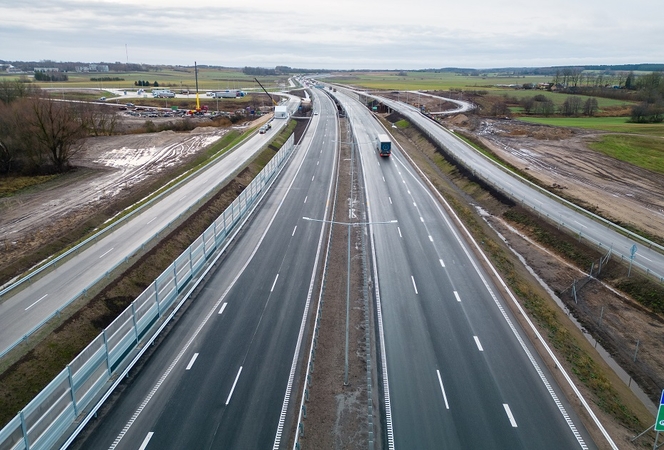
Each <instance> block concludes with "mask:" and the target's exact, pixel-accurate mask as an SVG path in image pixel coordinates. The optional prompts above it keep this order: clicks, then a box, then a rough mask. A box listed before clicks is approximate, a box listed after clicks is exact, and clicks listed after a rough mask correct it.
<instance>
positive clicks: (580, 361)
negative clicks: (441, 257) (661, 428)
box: [396, 127, 647, 431]
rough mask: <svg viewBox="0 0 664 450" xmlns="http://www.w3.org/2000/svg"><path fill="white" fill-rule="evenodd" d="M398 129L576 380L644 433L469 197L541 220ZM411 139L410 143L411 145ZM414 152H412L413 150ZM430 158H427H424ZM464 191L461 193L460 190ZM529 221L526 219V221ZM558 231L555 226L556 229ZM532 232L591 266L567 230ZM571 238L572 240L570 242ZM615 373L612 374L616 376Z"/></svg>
mask: <svg viewBox="0 0 664 450" xmlns="http://www.w3.org/2000/svg"><path fill="white" fill-rule="evenodd" d="M400 130H401V132H399V133H396V134H397V137H398V140H399V141H400V142H401V143H402V144H403V145H405V146H406V148H408V147H409V146H410V147H411V148H412V147H415V148H416V149H417V152H420V153H421V154H422V155H423V157H421V160H422V161H421V164H420V167H421V168H422V169H423V170H424V171H425V172H426V173H427V176H428V177H429V178H430V179H431V180H432V181H433V182H434V184H435V185H436V187H437V188H438V190H439V191H440V192H441V193H442V194H443V195H444V196H445V198H446V200H447V201H448V202H449V203H450V205H451V206H452V208H453V209H454V210H455V212H456V213H457V215H458V216H459V217H460V218H461V220H462V221H463V222H464V224H465V225H466V227H467V228H468V229H469V230H470V232H471V234H472V235H473V237H474V238H475V240H476V241H477V242H481V243H482V246H483V250H484V251H485V253H486V254H487V255H488V256H489V258H490V260H491V262H492V264H493V265H494V266H495V267H496V269H497V270H498V271H499V272H500V273H501V275H502V277H503V278H504V280H505V282H506V283H507V285H508V286H509V287H510V289H511V290H512V292H514V294H515V295H516V296H517V298H518V299H519V301H520V303H521V304H522V305H523V307H524V308H525V309H526V310H527V311H528V313H529V314H530V316H531V317H532V318H533V319H534V320H535V322H536V323H537V325H538V327H540V329H541V330H543V332H544V335H545V336H546V337H547V340H548V342H549V343H550V344H551V345H552V346H553V347H554V348H555V349H556V352H557V353H558V354H559V355H561V358H563V359H564V360H565V361H566V362H567V365H568V367H569V369H570V370H571V371H572V372H573V373H574V374H575V375H576V377H577V379H578V380H579V381H580V382H581V383H583V384H584V385H585V386H587V388H588V389H589V390H590V392H591V393H592V395H593V396H594V401H595V402H596V403H597V404H598V405H599V407H600V408H601V409H602V410H603V411H605V412H607V413H608V414H610V415H611V416H612V417H614V418H615V420H616V421H617V422H619V423H621V424H623V425H624V426H625V427H627V428H628V429H630V430H632V431H640V430H641V429H642V428H645V426H647V424H645V422H644V420H645V419H644V418H643V417H641V420H639V417H637V415H636V414H635V413H634V412H633V411H631V410H630V409H629V408H628V407H627V406H626V402H625V400H624V399H623V398H622V397H621V395H620V393H619V391H618V390H617V389H616V388H615V387H614V386H613V385H612V383H611V381H610V376H609V374H610V369H609V368H608V366H606V365H605V364H604V363H603V362H601V363H598V361H596V360H594V359H593V357H596V358H598V359H599V358H600V357H599V356H598V355H595V356H593V355H591V354H590V351H591V348H590V346H589V344H588V342H587V341H585V339H584V338H583V336H582V335H581V333H580V332H579V330H577V329H576V328H575V326H574V325H573V324H572V323H571V322H570V321H569V320H568V319H567V318H566V317H565V314H564V313H563V312H562V311H561V310H560V309H559V308H558V307H557V305H556V304H555V303H554V302H553V301H552V300H551V299H550V298H548V297H547V294H546V293H545V292H544V291H543V290H542V289H541V287H540V286H539V285H538V284H537V283H536V282H535V281H534V280H533V279H532V277H530V275H529V274H528V273H527V271H526V270H525V268H523V267H522V265H521V263H520V262H519V261H518V260H517V259H516V257H515V256H514V255H513V254H512V253H511V252H510V251H509V250H508V249H507V248H506V247H505V246H504V244H503V243H502V241H500V240H499V239H498V238H497V237H496V236H495V234H494V233H493V232H492V231H491V230H490V228H489V227H488V226H487V225H486V224H485V223H484V222H483V221H482V220H481V219H480V218H479V216H478V215H477V213H476V212H475V211H474V210H473V209H472V208H470V207H469V206H468V200H469V198H468V196H470V197H471V198H472V201H473V202H476V203H479V204H480V205H483V206H485V207H487V208H489V209H492V206H491V205H493V208H496V207H497V208H498V209H505V208H507V212H506V213H505V215H506V218H509V217H510V216H514V215H516V214H517V212H515V211H518V214H520V215H523V216H524V217H527V220H528V223H537V222H538V219H537V218H536V217H535V216H532V215H530V214H529V212H527V211H525V210H521V209H520V208H519V207H518V206H514V205H505V204H501V203H499V202H500V201H501V196H498V197H494V195H495V193H494V192H491V191H489V190H487V189H486V187H485V186H483V185H482V184H481V183H478V180H474V179H472V177H469V175H470V174H468V173H467V172H466V171H465V170H463V169H460V168H459V167H457V166H455V165H454V164H453V163H452V162H451V161H449V160H447V159H446V157H445V156H444V155H443V154H442V153H440V151H438V150H437V149H435V148H434V147H433V146H432V144H431V143H430V142H429V141H428V140H426V138H424V137H423V136H422V135H420V134H419V133H418V132H417V131H416V130H414V129H413V127H409V128H400ZM409 142H410V144H409ZM411 154H414V153H413V152H411ZM425 158H426V159H425ZM460 192H461V193H460ZM524 220H525V219H524ZM554 229H555V228H554ZM532 231H533V233H534V235H536V236H538V240H539V241H540V242H542V243H545V244H548V245H552V246H553V247H554V248H555V249H556V251H558V252H559V253H560V254H561V255H562V256H563V257H565V258H567V259H569V260H573V261H575V262H577V263H578V264H579V265H580V266H581V267H586V266H589V265H590V261H592V260H594V259H595V258H596V255H595V254H594V253H593V252H594V250H592V249H584V250H583V251H580V250H579V248H580V247H582V246H580V245H579V244H578V243H577V242H576V241H574V238H573V237H570V236H566V235H564V234H563V233H560V234H559V235H553V234H552V233H551V231H550V229H547V228H545V227H537V228H534V229H533V230H532ZM572 241H573V242H572ZM612 375H613V374H611V376H612Z"/></svg>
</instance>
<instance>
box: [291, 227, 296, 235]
mask: <svg viewBox="0 0 664 450" xmlns="http://www.w3.org/2000/svg"><path fill="white" fill-rule="evenodd" d="M295 230H297V225H295V228H293V234H291V237H293V236H295Z"/></svg>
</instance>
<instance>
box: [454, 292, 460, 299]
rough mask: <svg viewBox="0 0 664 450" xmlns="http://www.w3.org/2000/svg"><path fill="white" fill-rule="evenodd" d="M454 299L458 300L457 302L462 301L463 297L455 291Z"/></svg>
mask: <svg viewBox="0 0 664 450" xmlns="http://www.w3.org/2000/svg"><path fill="white" fill-rule="evenodd" d="M454 297H455V298H456V299H457V302H460V301H461V297H459V293H458V292H457V291H454Z"/></svg>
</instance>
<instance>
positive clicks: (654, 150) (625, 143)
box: [588, 134, 664, 174]
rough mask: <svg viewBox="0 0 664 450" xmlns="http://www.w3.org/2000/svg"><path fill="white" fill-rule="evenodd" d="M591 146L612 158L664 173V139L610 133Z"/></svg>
mask: <svg viewBox="0 0 664 450" xmlns="http://www.w3.org/2000/svg"><path fill="white" fill-rule="evenodd" d="M588 145H589V147H590V148H592V149H593V150H596V151H598V152H602V153H604V154H605V155H608V156H610V157H612V158H615V159H618V160H620V161H624V162H627V163H630V164H634V165H635V166H639V167H643V168H644V169H648V170H651V171H653V172H657V173H660V174H664V139H662V138H659V137H652V136H632V135H626V134H609V135H606V136H601V137H600V140H599V141H598V142H591V143H589V144H588Z"/></svg>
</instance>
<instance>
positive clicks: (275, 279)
mask: <svg viewBox="0 0 664 450" xmlns="http://www.w3.org/2000/svg"><path fill="white" fill-rule="evenodd" d="M278 279H279V274H277V276H276V277H274V282H272V287H271V288H270V292H272V291H274V286H275V285H276V284H277V280H278Z"/></svg>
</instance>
